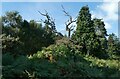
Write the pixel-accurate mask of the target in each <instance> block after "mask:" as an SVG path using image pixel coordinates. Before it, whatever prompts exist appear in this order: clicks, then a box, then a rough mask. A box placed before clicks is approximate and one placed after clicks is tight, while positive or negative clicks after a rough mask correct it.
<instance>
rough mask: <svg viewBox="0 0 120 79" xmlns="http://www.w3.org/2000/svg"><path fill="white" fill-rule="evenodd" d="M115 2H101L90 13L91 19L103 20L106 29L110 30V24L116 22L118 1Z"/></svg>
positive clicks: (104, 0)
mask: <svg viewBox="0 0 120 79" xmlns="http://www.w3.org/2000/svg"><path fill="white" fill-rule="evenodd" d="M115 1H116V2H111V1H110V0H103V3H102V4H101V5H98V6H97V7H96V10H94V11H92V12H91V13H92V18H99V19H103V21H104V23H105V28H106V29H112V23H113V22H117V21H118V3H117V1H118V0H115Z"/></svg>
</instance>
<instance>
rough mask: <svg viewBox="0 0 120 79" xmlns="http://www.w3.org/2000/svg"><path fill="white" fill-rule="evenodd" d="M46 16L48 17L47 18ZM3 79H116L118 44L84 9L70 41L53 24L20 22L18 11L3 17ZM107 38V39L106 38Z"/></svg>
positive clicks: (119, 61)
mask: <svg viewBox="0 0 120 79" xmlns="http://www.w3.org/2000/svg"><path fill="white" fill-rule="evenodd" d="M47 16H48V15H47ZM1 19H2V34H1V35H0V39H1V40H2V52H3V56H2V79H40V78H41V77H44V78H54V77H55V78H60V79H62V78H68V79H76V78H83V79H119V77H120V76H119V74H120V40H119V39H118V38H117V36H115V34H113V33H112V34H107V31H106V29H105V24H104V21H102V20H101V19H98V18H94V19H91V14H90V11H89V7H88V6H83V7H82V8H81V9H80V11H79V15H78V17H77V20H76V24H77V27H76V30H75V31H74V32H73V34H72V35H71V37H67V36H64V35H62V34H61V33H59V32H57V30H56V26H55V24H54V22H53V21H51V22H49V19H50V18H49V19H46V20H45V21H44V23H45V25H44V26H43V25H42V23H37V22H36V21H34V20H31V21H30V22H28V21H27V20H23V18H22V16H21V15H20V14H19V12H17V11H11V12H6V14H5V15H4V16H2V18H1ZM107 37H108V38H107Z"/></svg>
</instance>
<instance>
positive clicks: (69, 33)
mask: <svg viewBox="0 0 120 79" xmlns="http://www.w3.org/2000/svg"><path fill="white" fill-rule="evenodd" d="M61 7H62V9H63V12H64V13H65V16H68V17H69V19H68V21H67V22H65V26H66V31H68V38H70V35H71V31H73V30H74V27H75V25H72V24H73V23H74V22H76V20H73V18H72V16H71V15H70V14H69V13H68V12H66V10H65V8H64V7H63V5H61Z"/></svg>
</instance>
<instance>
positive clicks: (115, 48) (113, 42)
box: [108, 33, 120, 56]
mask: <svg viewBox="0 0 120 79" xmlns="http://www.w3.org/2000/svg"><path fill="white" fill-rule="evenodd" d="M108 52H109V55H110V56H112V55H113V54H114V55H115V54H118V55H120V53H119V52H120V40H119V39H118V38H117V36H115V34H114V33H112V34H109V37H108Z"/></svg>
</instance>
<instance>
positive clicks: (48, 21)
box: [38, 10, 56, 32]
mask: <svg viewBox="0 0 120 79" xmlns="http://www.w3.org/2000/svg"><path fill="white" fill-rule="evenodd" d="M38 12H39V13H40V14H41V15H42V16H44V17H46V20H42V19H41V20H42V21H43V22H44V23H45V24H47V25H50V26H51V29H52V31H53V32H56V28H55V27H56V26H55V19H53V18H52V17H51V16H50V15H49V14H48V12H47V11H46V10H45V13H41V12H40V11H38Z"/></svg>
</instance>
